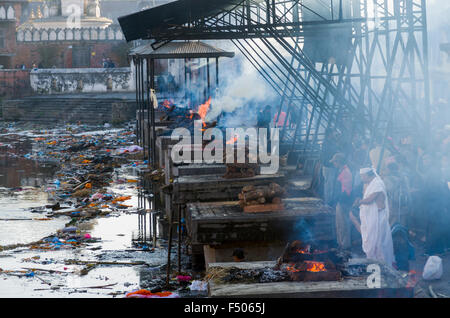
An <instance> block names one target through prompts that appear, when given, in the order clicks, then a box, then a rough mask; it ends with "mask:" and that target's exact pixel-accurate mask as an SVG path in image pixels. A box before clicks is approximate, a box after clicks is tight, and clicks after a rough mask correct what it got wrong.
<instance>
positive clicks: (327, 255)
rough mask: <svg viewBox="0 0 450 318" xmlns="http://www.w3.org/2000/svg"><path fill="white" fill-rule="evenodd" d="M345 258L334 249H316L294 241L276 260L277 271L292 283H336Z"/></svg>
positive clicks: (340, 274)
mask: <svg viewBox="0 0 450 318" xmlns="http://www.w3.org/2000/svg"><path fill="white" fill-rule="evenodd" d="M346 261H347V257H346V256H345V255H343V254H342V253H339V251H338V250H336V249H328V248H326V247H323V248H320V247H316V246H315V245H314V244H312V243H311V244H310V243H304V242H301V241H294V242H292V243H288V244H287V245H286V247H285V249H284V252H283V255H281V256H280V258H278V260H277V265H276V268H277V269H281V270H283V271H285V272H287V273H288V275H289V277H290V279H291V280H293V281H337V280H340V279H341V278H342V273H341V269H342V268H343V266H344V263H345V262H346Z"/></svg>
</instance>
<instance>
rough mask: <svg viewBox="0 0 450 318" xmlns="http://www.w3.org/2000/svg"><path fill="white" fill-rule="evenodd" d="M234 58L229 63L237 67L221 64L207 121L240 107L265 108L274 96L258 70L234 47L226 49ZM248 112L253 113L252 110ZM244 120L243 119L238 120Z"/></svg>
mask: <svg viewBox="0 0 450 318" xmlns="http://www.w3.org/2000/svg"><path fill="white" fill-rule="evenodd" d="M227 50H232V51H234V52H235V53H236V56H235V57H234V58H233V59H232V60H231V61H229V62H230V64H231V63H238V65H239V66H238V67H237V68H236V67H228V65H227V63H222V65H221V69H220V71H219V74H220V83H219V89H218V91H217V92H216V96H214V98H213V99H212V106H211V109H210V111H209V112H208V115H207V117H206V119H207V121H211V120H214V119H215V118H217V116H219V115H220V114H221V113H222V112H225V113H230V112H233V111H235V110H237V109H238V108H241V107H250V105H255V104H256V105H259V106H265V105H266V104H267V103H268V101H269V100H271V99H273V98H274V97H275V96H276V93H275V92H274V90H273V88H272V87H271V86H270V85H269V84H268V83H267V82H266V81H265V80H264V78H263V77H262V76H261V74H260V73H259V72H258V70H257V69H256V68H255V67H254V66H253V65H252V64H251V63H250V62H249V61H248V60H247V59H246V58H245V57H244V56H243V55H242V54H241V53H240V52H239V50H238V49H237V48H236V47H234V46H231V47H228V48H227ZM249 111H253V112H254V111H255V110H254V109H252V110H250V109H249ZM240 120H245V118H240Z"/></svg>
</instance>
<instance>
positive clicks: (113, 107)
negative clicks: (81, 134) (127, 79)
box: [2, 97, 136, 124]
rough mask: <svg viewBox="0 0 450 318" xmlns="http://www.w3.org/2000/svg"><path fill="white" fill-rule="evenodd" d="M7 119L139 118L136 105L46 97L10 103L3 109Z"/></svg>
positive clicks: (97, 121) (99, 121)
mask: <svg viewBox="0 0 450 318" xmlns="http://www.w3.org/2000/svg"><path fill="white" fill-rule="evenodd" d="M2 108H3V109H2V111H3V117H4V120H19V121H30V122H46V123H49V122H79V121H80V122H82V123H89V124H93V123H94V124H102V123H105V122H108V123H114V122H124V121H129V120H134V119H135V117H136V102H135V101H134V100H130V99H112V98H73V97H72V98H70V97H68V98H45V97H33V98H25V99H22V100H8V101H5V102H4V103H3V107H2Z"/></svg>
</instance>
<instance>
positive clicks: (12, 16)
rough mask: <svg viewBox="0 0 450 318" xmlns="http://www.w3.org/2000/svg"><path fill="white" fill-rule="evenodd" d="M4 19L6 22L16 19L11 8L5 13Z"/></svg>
mask: <svg viewBox="0 0 450 318" xmlns="http://www.w3.org/2000/svg"><path fill="white" fill-rule="evenodd" d="M6 18H7V19H8V20H14V19H15V18H16V15H15V12H14V8H13V7H11V6H9V8H8V12H7V13H6Z"/></svg>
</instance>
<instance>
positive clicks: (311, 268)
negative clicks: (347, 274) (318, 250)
mask: <svg viewBox="0 0 450 318" xmlns="http://www.w3.org/2000/svg"><path fill="white" fill-rule="evenodd" d="M304 263H305V265H306V271H308V272H314V273H317V272H326V271H327V269H326V268H325V263H323V262H314V261H304ZM286 269H287V270H288V271H290V272H293V273H297V272H301V271H304V270H305V268H304V266H301V267H300V268H297V267H295V265H294V264H290V265H289V266H286Z"/></svg>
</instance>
